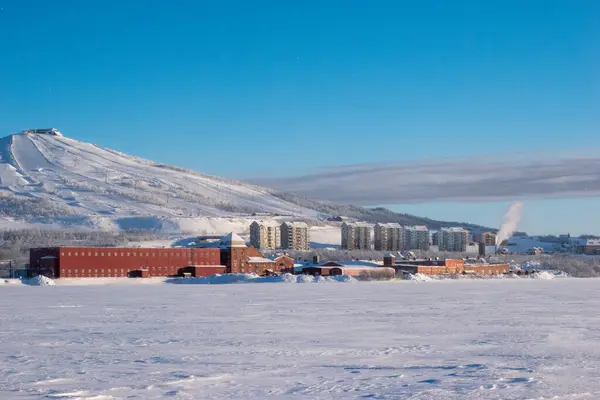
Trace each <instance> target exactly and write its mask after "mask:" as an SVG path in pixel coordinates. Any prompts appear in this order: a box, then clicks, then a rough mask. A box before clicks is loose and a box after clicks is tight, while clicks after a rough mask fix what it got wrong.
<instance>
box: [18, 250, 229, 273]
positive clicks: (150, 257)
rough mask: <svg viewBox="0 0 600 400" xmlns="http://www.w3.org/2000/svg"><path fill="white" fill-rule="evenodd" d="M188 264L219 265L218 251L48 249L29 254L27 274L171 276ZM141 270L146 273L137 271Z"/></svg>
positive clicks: (32, 251)
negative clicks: (28, 272) (28, 271)
mask: <svg viewBox="0 0 600 400" xmlns="http://www.w3.org/2000/svg"><path fill="white" fill-rule="evenodd" d="M190 265H199V266H202V265H207V266H209V265H210V266H215V265H217V266H218V265H221V252H220V250H219V249H210V248H203V249H183V248H167V249H155V248H152V249H148V248H146V249H144V248H126V247H123V248H108V247H49V248H37V249H35V248H34V249H31V250H30V252H29V270H30V275H32V276H35V275H44V276H47V277H49V278H99V277H127V276H132V275H136V276H172V275H178V274H179V273H180V271H179V270H180V269H182V268H185V267H187V266H190ZM143 270H147V273H142V272H140V271H143ZM134 271H136V272H134Z"/></svg>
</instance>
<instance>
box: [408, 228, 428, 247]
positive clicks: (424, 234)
mask: <svg viewBox="0 0 600 400" xmlns="http://www.w3.org/2000/svg"><path fill="white" fill-rule="evenodd" d="M430 241H431V235H430V234H429V229H427V227H426V226H425V225H418V226H407V227H405V228H404V250H429V245H430Z"/></svg>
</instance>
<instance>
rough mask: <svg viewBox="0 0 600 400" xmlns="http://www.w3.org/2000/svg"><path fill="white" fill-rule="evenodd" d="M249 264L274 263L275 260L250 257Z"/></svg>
mask: <svg viewBox="0 0 600 400" xmlns="http://www.w3.org/2000/svg"><path fill="white" fill-rule="evenodd" d="M248 262H251V263H272V262H273V260H271V259H268V258H265V257H248Z"/></svg>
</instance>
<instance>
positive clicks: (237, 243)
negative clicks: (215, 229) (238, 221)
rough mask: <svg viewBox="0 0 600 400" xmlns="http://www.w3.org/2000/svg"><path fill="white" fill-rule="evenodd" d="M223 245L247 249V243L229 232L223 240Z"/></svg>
mask: <svg viewBox="0 0 600 400" xmlns="http://www.w3.org/2000/svg"><path fill="white" fill-rule="evenodd" d="M221 245H222V246H227V247H246V241H245V240H244V239H242V238H241V237H240V236H239V235H238V234H237V233H235V232H229V233H228V234H227V235H225V236H223V237H222V238H221Z"/></svg>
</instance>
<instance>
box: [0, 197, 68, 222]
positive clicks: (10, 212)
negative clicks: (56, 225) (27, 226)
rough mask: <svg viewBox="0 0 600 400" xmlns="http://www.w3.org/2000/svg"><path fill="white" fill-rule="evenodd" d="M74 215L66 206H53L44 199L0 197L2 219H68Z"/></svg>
mask: <svg viewBox="0 0 600 400" xmlns="http://www.w3.org/2000/svg"><path fill="white" fill-rule="evenodd" d="M70 215H74V213H73V211H72V210H71V209H70V208H69V207H66V206H60V205H56V204H53V203H51V202H49V201H47V200H44V199H36V198H17V197H13V196H0V217H12V218H19V219H25V220H29V219H32V218H39V217H66V216H70Z"/></svg>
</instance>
